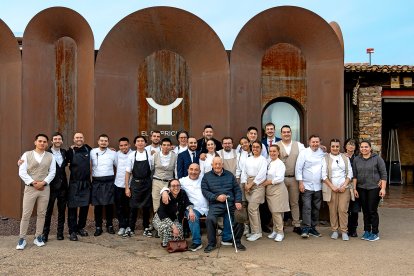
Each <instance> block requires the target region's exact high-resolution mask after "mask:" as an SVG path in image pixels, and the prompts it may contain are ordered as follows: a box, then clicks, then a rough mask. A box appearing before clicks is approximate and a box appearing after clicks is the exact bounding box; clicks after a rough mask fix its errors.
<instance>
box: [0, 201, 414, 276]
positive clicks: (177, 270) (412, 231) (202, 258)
mask: <svg viewBox="0 0 414 276" xmlns="http://www.w3.org/2000/svg"><path fill="white" fill-rule="evenodd" d="M379 212H380V231H381V232H380V237H381V240H379V241H377V242H367V241H362V240H360V239H359V238H352V239H351V240H350V241H348V242H344V241H342V240H340V239H339V240H332V239H330V238H329V235H330V229H329V227H320V228H319V230H320V232H321V233H322V235H323V236H322V237H321V238H315V237H311V238H309V239H306V240H304V239H302V238H301V237H299V236H298V235H296V234H294V233H292V228H291V227H287V228H286V229H285V233H286V235H285V240H284V241H283V242H281V243H276V242H274V241H272V240H269V239H267V238H266V237H263V238H261V239H260V240H258V241H256V242H248V241H246V240H244V239H243V244H245V245H246V247H247V251H245V252H239V253H235V252H234V249H233V248H232V247H230V246H221V247H220V248H219V249H216V250H214V251H213V252H211V253H209V254H206V253H204V252H203V250H199V251H197V252H189V251H188V252H184V253H175V254H168V253H167V252H166V251H165V249H163V248H161V247H160V244H159V242H160V241H159V240H158V239H155V238H147V237H144V236H142V231H138V232H137V235H136V236H135V237H132V238H121V237H118V236H117V235H109V234H107V233H104V234H103V235H102V236H100V237H94V236H93V235H90V236H89V237H80V241H79V242H71V241H69V240H68V239H67V238H66V239H65V240H63V241H57V240H56V237H54V236H50V238H49V242H48V243H47V245H46V246H45V247H41V248H38V247H36V246H35V245H33V243H32V239H33V236H29V237H28V240H27V241H28V245H27V247H26V249H25V250H23V251H18V250H15V246H16V242H17V232H18V230H17V228H14V231H15V232H14V233H13V235H12V236H4V235H3V236H0V274H1V275H24V274H29V273H30V274H32V275H51V274H53V275H114V274H123V275H137V274H138V275H177V274H179V275H255V276H256V275H387V276H389V275H392V276H394V275H414V272H413V265H412V262H413V260H414V209H397V208H393V209H389V208H380V211H379ZM1 223H2V226H1V230H2V233H3V230H6V228H7V227H6V226H5V224H14V225H15V226H14V227H16V226H17V225H18V221H14V222H13V220H9V221H8V222H7V223H4V221H2V222H1ZM360 223H361V224H362V221H361V220H360ZM361 224H360V225H361ZM88 227H89V228H88V230H92V229H93V224H92V223H91V222H90V223H89V226H88ZM11 228H12V227H10V226H8V228H7V229H9V230H8V231H11V230H13V229H11ZM32 230H33V228H32ZM361 231H362V230H361V227H360V229H359V232H361ZM203 244H204V245H205V244H206V235H205V233H204V234H203Z"/></svg>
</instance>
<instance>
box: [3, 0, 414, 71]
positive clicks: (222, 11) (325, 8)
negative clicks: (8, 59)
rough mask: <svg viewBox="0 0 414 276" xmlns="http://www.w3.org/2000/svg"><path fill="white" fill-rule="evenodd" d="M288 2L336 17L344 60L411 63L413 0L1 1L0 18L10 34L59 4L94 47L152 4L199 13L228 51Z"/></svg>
mask: <svg viewBox="0 0 414 276" xmlns="http://www.w3.org/2000/svg"><path fill="white" fill-rule="evenodd" d="M283 5H292V6H299V7H303V8H306V9H309V10H311V11H313V12H315V13H317V14H318V15H319V16H321V17H322V18H324V19H325V20H326V21H327V22H331V21H336V22H337V23H338V24H339V25H340V27H341V29H342V33H343V36H344V42H345V62H346V63H348V62H368V55H367V54H366V48H374V49H375V53H374V54H373V56H372V64H388V65H394V64H400V65H402V64H407V65H414V46H413V44H414V43H413V42H414V41H413V40H414V20H413V15H412V12H413V10H414V1H413V0H394V1H378V0H347V1H342V0H290V1H289V0H285V1H282V0H280V1H270V0H250V1H247V0H238V1H235V0H220V1H219V0H205V1H200V0H169V1H167V0H164V1H162V0H157V1H156V0H154V1H146V0H111V1H109V0H100V1H98V0H70V1H69V0H67V1H54V0H30V1H29V0H1V8H0V19H1V20H3V21H4V22H5V23H6V24H7V25H8V26H9V27H10V29H11V30H12V31H13V32H14V33H15V34H16V36H22V34H23V32H24V29H25V28H26V26H27V24H28V22H29V21H30V20H31V19H32V18H33V17H34V16H35V15H36V14H37V13H38V12H40V11H42V10H44V9H46V8H50V7H54V6H63V7H68V8H71V9H73V10H75V11H77V12H78V13H80V14H81V15H82V16H83V17H84V18H85V19H86V20H87V21H88V22H89V24H90V25H91V27H92V30H93V33H94V37H95V48H97V49H99V47H100V45H101V43H102V41H103V40H104V38H105V36H106V35H107V34H108V32H109V31H110V30H111V28H112V27H113V26H114V25H115V24H116V23H117V22H119V21H120V20H121V19H122V18H124V17H125V16H127V15H128V14H131V13H133V12H135V11H137V10H140V9H143V8H147V7H153V6H171V7H177V8H180V9H184V10H186V11H189V12H191V13H193V14H195V15H196V16H198V17H200V18H201V19H202V20H204V21H205V22H206V23H207V24H209V25H210V26H211V28H213V30H214V31H215V32H216V33H217V34H218V36H219V37H220V39H221V41H222V42H223V44H224V47H225V48H226V49H227V50H231V48H232V46H233V43H234V40H235V38H236V36H237V34H238V33H239V31H240V30H241V29H242V27H243V26H244V24H246V23H247V22H248V21H249V20H250V19H251V18H252V17H254V16H255V15H257V14H258V13H259V12H261V11H263V10H266V9H268V8H272V7H277V6H283Z"/></svg>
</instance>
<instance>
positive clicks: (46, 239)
mask: <svg viewBox="0 0 414 276" xmlns="http://www.w3.org/2000/svg"><path fill="white" fill-rule="evenodd" d="M42 240H43V242H44V243H46V242H47V241H48V240H49V235H48V234H43V235H42Z"/></svg>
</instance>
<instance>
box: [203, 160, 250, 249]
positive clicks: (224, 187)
mask: <svg viewBox="0 0 414 276" xmlns="http://www.w3.org/2000/svg"><path fill="white" fill-rule="evenodd" d="M212 167H213V170H211V171H209V172H208V173H206V174H205V175H204V177H203V180H202V181H201V190H202V192H203V195H204V197H205V198H207V200H208V202H209V212H208V215H207V220H206V225H207V236H208V245H207V247H206V248H205V249H204V252H205V253H209V252H211V251H213V250H214V249H216V225H217V217H223V221H224V229H223V237H222V242H221V243H222V244H223V245H232V244H233V239H232V235H231V229H230V223H233V222H234V211H235V209H237V210H241V209H242V204H241V202H242V192H241V189H240V186H239V184H238V183H237V181H236V178H235V177H234V175H233V174H232V173H231V172H229V171H227V170H225V169H223V160H222V159H221V157H214V158H213V162H212ZM226 199H227V202H228V205H229V210H230V216H231V220H229V217H228V213H227V207H226ZM243 230H244V225H243V224H242V223H234V224H233V233H234V240H235V243H236V247H237V249H238V250H246V247H245V246H244V245H242V244H241V237H242V235H243Z"/></svg>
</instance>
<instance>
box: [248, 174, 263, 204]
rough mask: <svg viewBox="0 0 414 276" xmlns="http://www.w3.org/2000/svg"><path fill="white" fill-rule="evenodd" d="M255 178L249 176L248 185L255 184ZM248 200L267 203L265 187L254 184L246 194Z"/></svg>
mask: <svg viewBox="0 0 414 276" xmlns="http://www.w3.org/2000/svg"><path fill="white" fill-rule="evenodd" d="M254 178H255V177H254V176H249V177H248V178H247V184H251V183H253V180H254ZM246 199H247V201H248V202H254V203H259V204H262V203H264V202H265V188H264V187H263V186H258V185H256V184H253V186H252V188H251V189H250V191H249V192H246Z"/></svg>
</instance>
